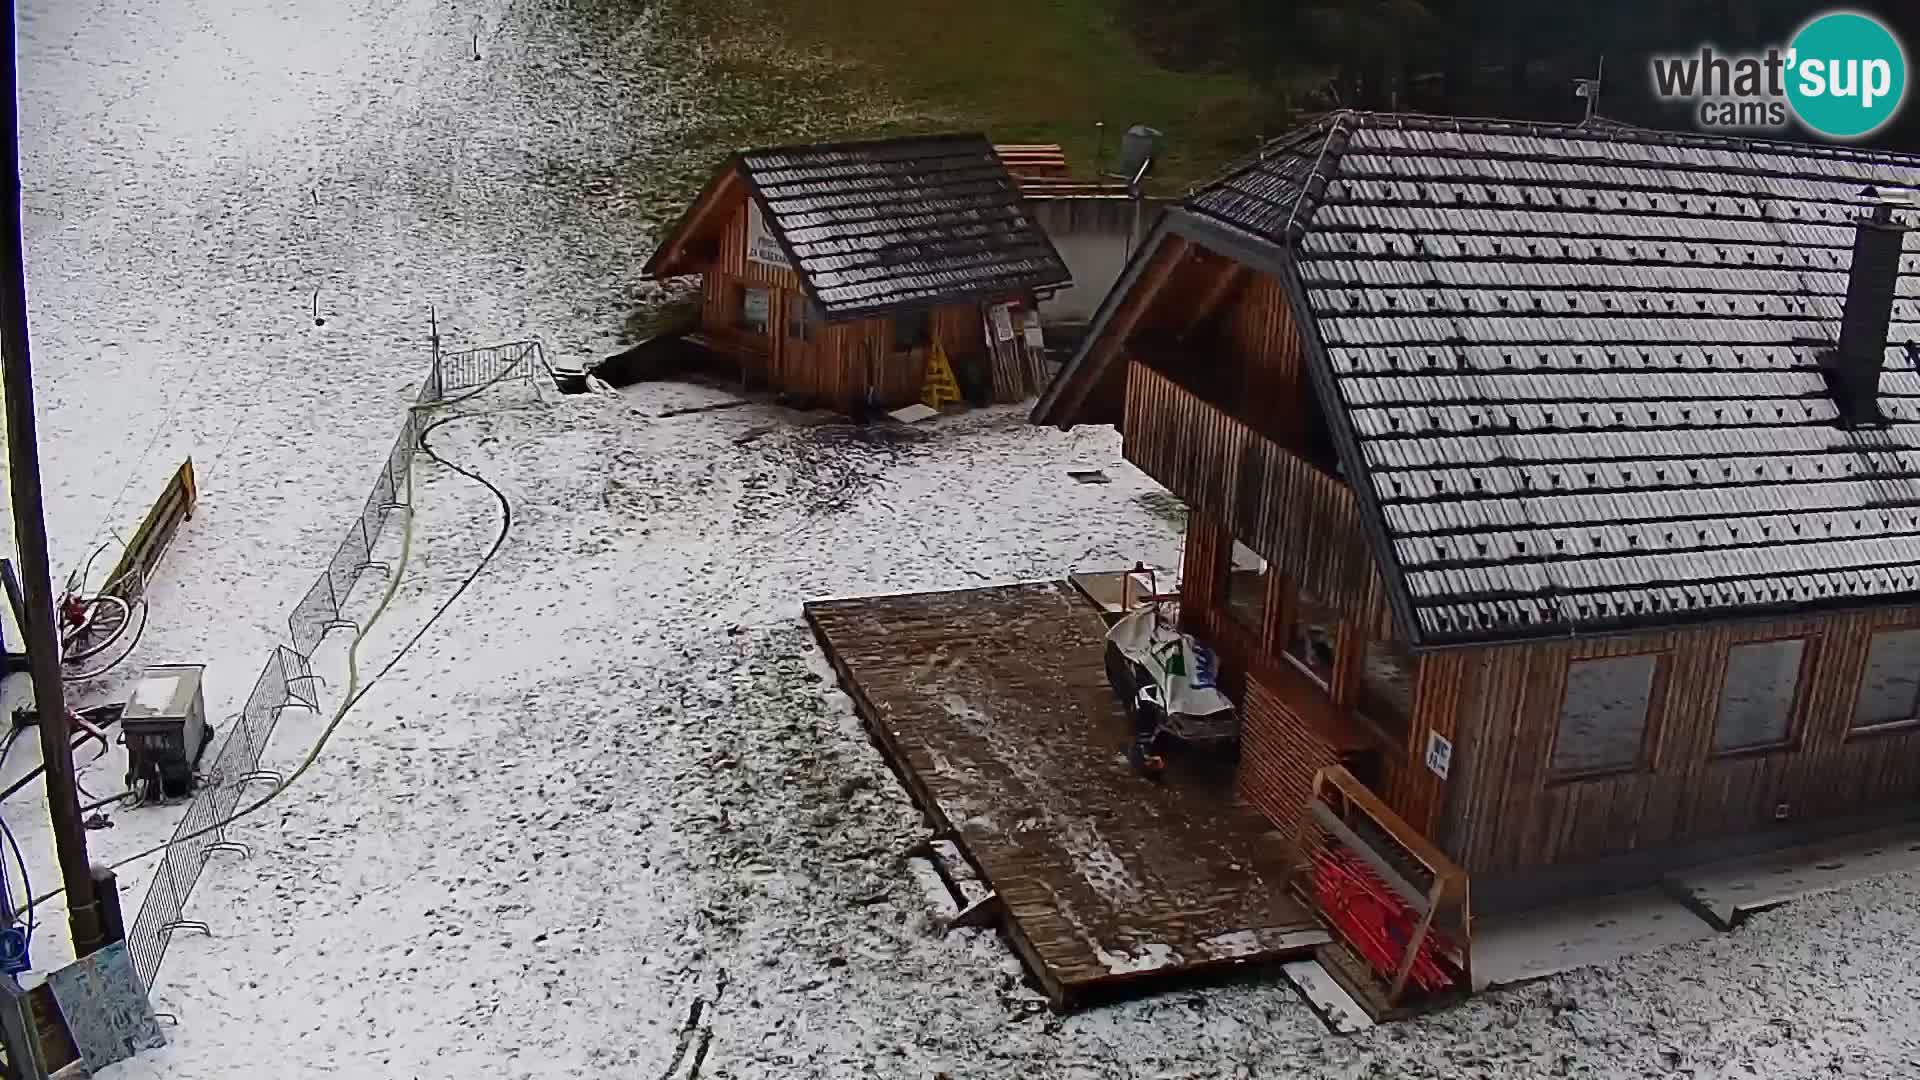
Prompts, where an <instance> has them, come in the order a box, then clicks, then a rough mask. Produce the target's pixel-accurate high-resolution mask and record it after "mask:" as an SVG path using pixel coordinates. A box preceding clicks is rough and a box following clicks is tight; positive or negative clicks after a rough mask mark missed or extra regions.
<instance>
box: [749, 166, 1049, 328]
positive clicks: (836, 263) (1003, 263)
mask: <svg viewBox="0 0 1920 1080" xmlns="http://www.w3.org/2000/svg"><path fill="white" fill-rule="evenodd" d="M740 167H741V169H742V170H743V172H744V174H745V176H746V177H747V180H748V182H749V184H750V185H751V186H752V187H753V189H754V191H755V192H756V194H757V196H758V197H759V198H760V199H762V201H763V203H764V205H765V207H766V216H767V223H768V226H769V228H770V229H771V230H772V231H773V232H774V233H776V234H777V235H778V236H780V237H781V238H782V240H783V241H784V243H785V244H786V245H787V247H788V249H789V251H790V253H791V255H792V256H793V259H794V262H795V269H796V271H797V272H798V273H799V274H800V276H801V277H802V278H803V279H804V280H805V281H806V282H807V284H808V285H809V286H810V288H811V289H812V291H813V292H814V294H815V299H817V300H818V302H819V303H820V306H821V308H822V309H823V311H824V313H825V314H826V315H827V317H829V318H835V319H841V318H857V317H861V316H865V315H873V314H878V313H881V312H886V311H892V310H898V309H903V308H911V307H928V306H933V305H935V304H940V303H948V302H955V301H965V300H969V299H973V298H975V297H984V296H989V295H1003V294H1008V293H1017V292H1023V291H1026V290H1029V289H1037V288H1046V287H1050V286H1057V285H1062V284H1065V283H1066V282H1068V281H1069V280H1070V275H1069V273H1068V271H1067V268H1066V264H1065V263H1064V262H1063V261H1062V260H1061V259H1060V256H1059V254H1058V253H1057V252H1055V251H1054V249H1053V246H1052V244H1051V243H1050V242H1049V241H1048V240H1047V238H1046V236H1045V234H1044V233H1042V231H1041V230H1040V228H1039V226H1038V224H1037V223H1036V222H1035V221H1034V220H1033V219H1032V218H1031V217H1029V216H1028V215H1027V213H1026V210H1025V207H1024V205H1023V204H1022V202H1021V200H1020V193H1019V189H1018V187H1017V186H1016V185H1015V184H1014V182H1013V179H1012V177H1011V176H1010V175H1008V173H1007V171H1006V168H1005V166H1004V165H1002V164H1001V162H1000V159H999V157H998V156H997V155H996V154H995V153H994V151H993V147H992V146H991V144H989V143H988V142H987V140H986V139H985V137H983V136H973V135H953V136H928V137H917V138H907V139H889V140H880V141H874V142H865V143H846V144H839V145H825V146H802V147H782V148H775V149H768V150H750V151H747V152H746V153H744V154H742V155H741V157H740Z"/></svg>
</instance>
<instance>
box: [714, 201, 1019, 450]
mask: <svg viewBox="0 0 1920 1080" xmlns="http://www.w3.org/2000/svg"><path fill="white" fill-rule="evenodd" d="M728 213H729V217H728V219H727V227H726V230H725V233H724V234H723V236H722V238H721V241H720V250H719V253H718V255H717V256H715V257H714V258H713V260H712V261H711V262H710V263H709V265H708V266H707V269H706V271H705V274H704V278H703V281H702V283H701V306H700V327H701V330H702V332H703V333H705V334H706V335H707V337H708V338H709V339H711V340H712V341H713V342H714V343H715V344H717V345H719V346H720V347H721V348H723V349H724V350H725V351H726V352H727V353H728V355H729V356H731V357H733V358H734V359H735V360H736V361H738V362H739V363H740V364H741V367H742V370H743V373H744V374H745V376H746V378H747V380H748V381H749V382H750V383H752V384H755V385H761V386H766V387H769V388H771V389H774V390H778V391H781V392H784V393H787V394H790V395H792V396H793V397H795V398H797V399H799V400H801V401H804V402H812V403H815V404H819V405H823V406H826V407H828V408H832V409H836V410H839V411H842V412H852V411H854V410H856V409H858V408H860V407H861V406H863V405H865V404H866V403H867V398H868V390H869V388H871V390H872V391H873V404H875V405H877V406H879V407H880V408H883V409H894V408H899V407H900V406H902V405H909V404H912V403H913V402H915V401H918V400H919V399H920V393H921V390H922V389H923V388H924V387H925V384H926V352H925V350H917V351H912V352H896V351H895V350H894V347H893V342H894V335H893V321H892V320H891V319H887V318H874V319H860V320H856V321H851V322H833V323H830V322H824V321H821V320H818V319H815V320H813V321H812V322H811V323H810V326H811V334H812V339H811V340H807V341H802V340H798V339H794V338H789V337H788V336H787V328H788V325H789V321H790V319H789V316H790V315H792V314H793V313H794V312H795V311H796V310H797V309H798V307H799V305H802V304H805V303H806V302H807V299H806V294H805V292H804V290H803V289H802V286H801V282H800V277H799V275H798V274H796V273H794V272H793V271H791V270H786V269H782V268H780V267H777V266H768V265H767V264H765V263H760V262H755V261H752V260H750V259H748V258H747V203H746V199H745V197H744V189H743V191H742V197H741V198H740V199H739V201H738V203H737V205H735V206H734V207H733V208H732V209H731V210H730V211H728ZM749 286H750V287H754V288H764V289H767V290H769V310H768V317H769V331H770V332H769V333H767V334H764V335H763V334H756V333H752V332H750V331H745V330H741V329H740V328H738V327H736V326H735V325H734V316H735V313H736V311H737V309H738V303H739V300H738V290H739V289H741V288H743V287H749ZM928 329H929V333H930V334H931V336H932V337H933V339H934V340H936V341H938V342H939V343H940V345H941V347H942V348H943V349H945V350H946V353H947V356H948V358H949V359H950V360H951V361H952V362H953V363H955V364H956V365H957V364H961V363H965V362H968V361H970V360H974V359H977V358H980V357H982V356H984V354H985V352H986V340H985V335H984V334H983V332H982V329H981V323H980V308H979V307H978V306H977V305H972V304H956V305H950V306H947V307H942V308H935V309H934V310H933V311H932V312H930V313H929V316H928Z"/></svg>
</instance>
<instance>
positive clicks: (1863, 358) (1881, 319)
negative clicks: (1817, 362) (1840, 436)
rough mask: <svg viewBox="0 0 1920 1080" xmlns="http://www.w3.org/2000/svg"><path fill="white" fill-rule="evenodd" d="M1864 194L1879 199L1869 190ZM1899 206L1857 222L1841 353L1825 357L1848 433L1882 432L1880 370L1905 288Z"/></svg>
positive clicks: (1887, 205)
mask: <svg viewBox="0 0 1920 1080" xmlns="http://www.w3.org/2000/svg"><path fill="white" fill-rule="evenodd" d="M1862 194H1865V195H1868V196H1870V197H1876V198H1877V197H1879V196H1880V193H1879V192H1878V191H1875V190H1874V189H1872V188H1868V189H1867V190H1866V191H1865V192H1863V193H1862ZM1895 205H1897V204H1896V203H1894V202H1891V201H1888V200H1885V199H1882V200H1881V201H1879V202H1878V203H1876V204H1875V206H1874V208H1873V211H1872V213H1871V214H1870V215H1868V216H1866V217H1862V218H1859V219H1857V220H1856V221H1855V222H1854V233H1853V269H1852V272H1851V273H1850V274H1849V276H1848V278H1847V305H1846V308H1845V309H1844V310H1843V311H1842V312H1841V315H1840V347H1839V348H1838V349H1835V350H1834V351H1833V352H1832V353H1830V354H1828V356H1827V357H1825V364H1824V365H1823V366H1824V367H1825V368H1826V374H1827V386H1828V388H1829V389H1830V390H1831V391H1832V393H1833V398H1834V403H1835V404H1836V405H1838V406H1839V408H1840V422H1841V424H1842V425H1843V426H1845V427H1881V426H1885V424H1886V423H1887V420H1886V417H1885V416H1884V415H1883V414H1882V413H1881V412H1880V370H1881V368H1882V367H1883V366H1884V365H1885V363H1886V355H1887V326H1888V323H1889V322H1890V321H1891V320H1892V318H1893V298H1894V294H1895V292H1896V291H1897V289H1898V287H1899V282H1900V252H1901V249H1902V246H1903V244H1904V243H1905V239H1906V234H1907V232H1908V229H1907V226H1905V225H1902V224H1900V223H1899V222H1896V221H1894V220H1893V209H1894V206H1895Z"/></svg>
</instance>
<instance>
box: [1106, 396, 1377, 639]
mask: <svg viewBox="0 0 1920 1080" xmlns="http://www.w3.org/2000/svg"><path fill="white" fill-rule="evenodd" d="M1121 432H1122V444H1121V445H1122V452H1123V453H1124V454H1125V456H1126V458H1127V460H1128V461H1131V462H1133V463H1134V464H1135V465H1137V466H1139V467H1140V469H1141V471H1143V472H1145V473H1146V474H1147V475H1148V476H1151V477H1153V478H1154V479H1155V480H1157V481H1159V482H1160V484H1161V485H1162V486H1164V487H1166V488H1167V490H1169V491H1171V492H1173V493H1174V494H1175V495H1177V496H1179V497H1180V498H1181V499H1182V500H1183V501H1184V502H1185V503H1186V504H1187V506H1188V507H1189V508H1191V509H1192V510H1193V511H1195V512H1198V513H1201V514H1204V515H1207V516H1210V517H1212V518H1214V519H1216V520H1218V521H1221V522H1224V523H1226V524H1227V526H1228V527H1229V530H1230V532H1231V533H1232V535H1234V536H1237V537H1239V538H1240V539H1241V542H1243V543H1245V544H1246V545H1247V546H1248V547H1250V548H1252V549H1253V550H1254V551H1256V552H1259V553H1260V555H1261V556H1262V557H1263V558H1265V559H1266V560H1267V561H1268V562H1269V563H1270V564H1272V565H1273V567H1274V568H1275V569H1276V570H1277V571H1278V572H1280V573H1283V574H1286V575H1289V576H1290V577H1291V578H1292V580H1294V581H1297V582H1299V583H1300V584H1301V585H1302V587H1304V588H1306V589H1307V590H1308V591H1310V592H1312V593H1314V594H1315V595H1317V596H1320V597H1322V598H1323V599H1324V600H1325V601H1326V602H1327V603H1329V604H1332V605H1334V606H1336V607H1338V608H1340V609H1342V610H1343V611H1346V612H1349V613H1352V614H1353V615H1354V616H1355V617H1356V619H1357V620H1358V621H1360V622H1361V624H1362V625H1363V626H1367V627H1370V628H1372V629H1374V630H1382V629H1389V628H1390V627H1391V626H1392V622H1391V617H1390V616H1389V614H1388V612H1387V607H1386V592H1385V589H1384V587H1383V585H1382V583H1381V580H1380V574H1379V571H1378V570H1377V569H1376V568H1375V566H1374V563H1373V556H1372V553H1371V552H1370V551H1369V550H1368V548H1367V546H1366V542H1365V540H1364V538H1363V537H1364V534H1363V533H1362V532H1361V531H1360V517H1359V505H1358V502H1357V501H1356V500H1355V498H1354V495H1353V492H1352V491H1351V490H1350V489H1349V488H1348V487H1347V486H1346V485H1345V484H1344V483H1342V482H1341V481H1339V480H1337V479H1335V478H1334V477H1331V476H1328V475H1327V474H1325V473H1323V472H1321V471H1319V470H1318V469H1315V468H1314V467H1313V466H1311V465H1309V464H1307V463H1306V462H1305V461H1304V460H1302V459H1301V458H1300V457H1298V456H1297V455H1295V454H1294V453H1292V452H1291V451H1289V450H1287V449H1285V448H1284V447H1282V446H1280V445H1278V444H1276V443H1275V442H1273V440H1271V439H1269V438H1267V437H1265V436H1263V435H1261V434H1259V433H1257V432H1255V431H1254V430H1253V429H1252V428H1250V427H1248V426H1247V425H1246V424H1245V423H1244V422H1242V421H1240V420H1238V419H1236V418H1234V417H1233V416H1231V415H1229V414H1228V413H1227V412H1225V411H1224V410H1222V409H1219V408H1216V407H1214V406H1213V405H1210V404H1208V403H1207V402H1206V401H1205V400H1204V399H1202V398H1201V397H1200V396H1199V395H1198V394H1196V393H1194V392H1193V391H1191V390H1189V389H1187V388H1186V387H1184V386H1182V385H1180V384H1179V383H1177V382H1175V381H1174V380H1173V379H1172V378H1170V377H1169V376H1167V375H1165V374H1162V373H1161V372H1159V371H1157V370H1155V369H1154V368H1152V367H1150V366H1148V365H1147V364H1145V363H1142V362H1140V361H1138V360H1135V361H1134V362H1132V363H1131V364H1130V365H1129V367H1128V382H1127V404H1126V418H1125V421H1124V422H1123V424H1122V427H1121ZM1188 573H1189V575H1191V573H1192V571H1191V570H1189V571H1188Z"/></svg>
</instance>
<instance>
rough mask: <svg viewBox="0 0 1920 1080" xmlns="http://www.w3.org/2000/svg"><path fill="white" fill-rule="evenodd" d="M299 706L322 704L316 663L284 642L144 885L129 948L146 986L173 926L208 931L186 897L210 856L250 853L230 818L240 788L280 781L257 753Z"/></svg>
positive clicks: (276, 649) (256, 683) (262, 673)
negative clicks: (235, 836)
mask: <svg viewBox="0 0 1920 1080" xmlns="http://www.w3.org/2000/svg"><path fill="white" fill-rule="evenodd" d="M296 704H297V705H302V706H305V707H307V708H315V707H316V706H317V705H318V704H319V702H318V697H317V695H316V694H315V693H314V689H313V671H312V667H311V666H310V665H309V663H308V661H307V658H306V657H304V656H302V655H300V654H299V653H297V652H295V651H293V650H292V649H289V648H287V647H286V646H285V645H276V646H274V650H273V655H272V656H270V657H268V659H267V666H266V667H264V668H262V669H261V671H260V676H259V678H257V679H255V680H254V682H253V690H252V692H250V693H249V694H248V695H247V701H246V704H245V705H244V706H242V707H241V709H240V715H239V716H238V717H236V718H235V719H234V722H233V726H232V727H230V728H229V729H228V731H227V737H226V739H225V740H224V741H223V742H221V744H220V751H219V753H217V754H215V755H214V759H213V764H212V765H211V766H209V767H208V768H207V770H206V771H205V774H204V777H203V779H202V781H201V783H200V787H199V790H198V792H197V793H196V794H195V795H194V798H193V802H192V803H190V804H188V806H187V812H186V813H185V814H184V815H182V817H181V818H180V821H179V823H178V824H177V825H175V826H174V830H173V836H172V838H171V839H169V840H168V841H167V849H166V853H165V854H164V855H163V856H162V857H161V859H160V865H159V867H158V868H157V869H156V870H155V871H154V875H153V881H152V882H151V883H149V884H148V886H147V897H146V899H145V900H144V901H143V902H142V903H141V904H140V913H139V915H137V916H135V917H134V920H133V925H132V926H130V927H128V928H127V951H128V953H130V954H131V955H132V957H133V967H134V970H135V971H137V972H139V974H140V978H141V980H142V981H143V982H145V983H146V984H147V985H148V986H151V985H153V979H154V976H155V975H157V974H159V971H160V960H161V958H162V957H163V956H165V955H166V951H167V942H168V940H169V939H170V938H171V937H172V936H173V934H174V932H175V931H178V930H198V931H200V932H201V933H207V932H209V928H208V926H207V924H206V923H204V922H200V921H198V920H195V919H188V918H186V917H184V915H183V914H182V912H183V911H184V909H185V906H186V902H187V896H188V894H190V893H192V892H193V887H194V885H195V884H197V883H198V882H199V880H200V873H201V871H202V870H204V869H205V868H206V864H207V860H208V859H210V858H212V857H213V856H214V855H217V854H219V853H220V852H223V851H225V852H232V853H234V854H238V855H245V854H247V847H246V845H245V844H241V843H238V842H236V841H234V840H231V839H229V838H228V837H227V830H226V823H227V820H228V819H229V818H231V817H232V816H233V814H234V811H235V810H237V809H239V806H240V797H241V794H242V793H243V791H244V790H245V789H246V787H247V786H248V785H250V784H256V783H266V784H277V783H279V782H280V777H279V775H278V774H277V773H273V772H271V771H268V770H264V769H261V768H260V754H261V752H262V751H264V750H265V749H266V745H267V740H268V739H270V738H271V737H272V736H273V727H274V724H275V723H276V722H277V721H278V720H279V718H280V712H281V710H283V709H285V708H287V707H288V706H290V705H296Z"/></svg>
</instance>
